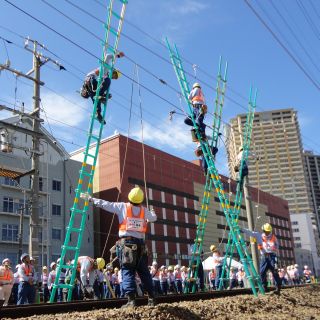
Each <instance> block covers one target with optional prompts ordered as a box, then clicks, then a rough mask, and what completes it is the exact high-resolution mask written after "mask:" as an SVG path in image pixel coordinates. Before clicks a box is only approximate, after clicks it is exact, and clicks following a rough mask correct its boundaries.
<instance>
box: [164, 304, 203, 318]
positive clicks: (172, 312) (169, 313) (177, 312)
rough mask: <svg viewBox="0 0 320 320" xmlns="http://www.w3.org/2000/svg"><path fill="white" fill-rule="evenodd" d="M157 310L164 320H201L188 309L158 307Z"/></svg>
mask: <svg viewBox="0 0 320 320" xmlns="http://www.w3.org/2000/svg"><path fill="white" fill-rule="evenodd" d="M158 310H159V311H161V312H163V313H164V314H165V315H166V319H170V320H201V319H202V318H201V317H200V316H199V315H198V314H196V313H194V312H192V311H191V310H190V309H187V308H182V307H178V306H175V307H171V306H169V305H166V306H158Z"/></svg>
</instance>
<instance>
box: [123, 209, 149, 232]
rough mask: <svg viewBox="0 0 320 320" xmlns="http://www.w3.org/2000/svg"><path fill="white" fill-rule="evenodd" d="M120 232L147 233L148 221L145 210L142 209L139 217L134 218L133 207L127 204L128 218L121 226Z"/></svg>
mask: <svg viewBox="0 0 320 320" xmlns="http://www.w3.org/2000/svg"><path fill="white" fill-rule="evenodd" d="M119 231H136V232H142V233H146V232H147V221H146V219H145V212H144V208H143V207H140V213H139V216H138V217H134V216H133V214H132V205H131V204H130V203H127V204H126V217H125V218H124V219H123V221H122V223H121V224H120V225H119Z"/></svg>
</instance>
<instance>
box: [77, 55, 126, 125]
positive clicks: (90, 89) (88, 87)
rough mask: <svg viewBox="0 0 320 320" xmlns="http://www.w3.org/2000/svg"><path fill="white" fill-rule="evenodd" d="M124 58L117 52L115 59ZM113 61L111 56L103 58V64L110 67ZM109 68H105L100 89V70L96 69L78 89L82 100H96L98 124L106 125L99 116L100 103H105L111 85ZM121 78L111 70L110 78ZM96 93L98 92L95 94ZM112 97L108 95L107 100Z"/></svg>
mask: <svg viewBox="0 0 320 320" xmlns="http://www.w3.org/2000/svg"><path fill="white" fill-rule="evenodd" d="M123 56H124V53H123V52H118V53H117V54H116V55H115V57H117V58H122V57H123ZM113 59H114V55H113V54H111V53H110V54H107V55H106V56H105V63H106V64H108V65H110V66H111V63H112V60H113ZM109 70H110V69H109V68H105V70H104V71H105V74H104V75H103V76H102V80H101V83H100V88H99V89H98V80H99V74H100V68H96V69H94V70H92V71H91V72H89V73H88V74H87V75H86V77H85V80H84V82H83V85H82V88H81V89H80V94H81V96H82V97H83V98H85V99H88V98H89V97H90V98H91V100H92V102H93V103H94V101H95V99H98V104H97V108H96V112H97V120H98V121H99V122H100V123H102V122H103V123H104V124H106V122H105V120H104V119H103V116H102V114H101V103H106V99H107V93H108V92H109V87H110V84H111V79H110V76H109ZM120 76H121V72H120V71H119V70H116V69H113V71H112V76H111V78H112V79H113V80H117V79H118V78H119V77H120ZM97 91H98V92H97ZM111 97H112V96H111V94H109V95H108V99H110V98H111Z"/></svg>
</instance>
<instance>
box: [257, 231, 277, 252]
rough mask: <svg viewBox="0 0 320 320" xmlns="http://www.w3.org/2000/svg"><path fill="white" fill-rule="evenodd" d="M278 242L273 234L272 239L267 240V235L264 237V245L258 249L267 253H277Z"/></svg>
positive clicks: (260, 244) (260, 245)
mask: <svg viewBox="0 0 320 320" xmlns="http://www.w3.org/2000/svg"><path fill="white" fill-rule="evenodd" d="M276 242H277V238H276V236H275V235H274V234H273V235H272V237H271V238H270V239H268V238H267V236H266V235H265V234H263V235H262V243H259V244H258V249H259V250H262V249H264V250H265V251H266V252H267V253H271V252H275V251H276V249H277V248H276Z"/></svg>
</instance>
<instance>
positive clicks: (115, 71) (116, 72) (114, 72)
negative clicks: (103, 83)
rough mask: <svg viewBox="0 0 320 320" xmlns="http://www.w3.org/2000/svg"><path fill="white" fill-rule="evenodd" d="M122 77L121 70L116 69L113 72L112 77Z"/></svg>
mask: <svg viewBox="0 0 320 320" xmlns="http://www.w3.org/2000/svg"><path fill="white" fill-rule="evenodd" d="M120 77H121V72H120V71H119V70H117V69H114V70H113V72H112V79H118V78H120Z"/></svg>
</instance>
